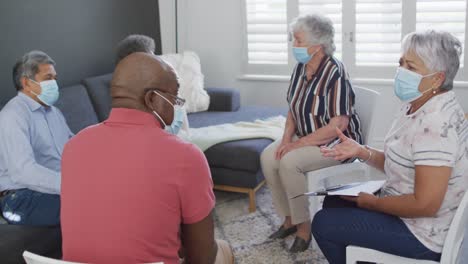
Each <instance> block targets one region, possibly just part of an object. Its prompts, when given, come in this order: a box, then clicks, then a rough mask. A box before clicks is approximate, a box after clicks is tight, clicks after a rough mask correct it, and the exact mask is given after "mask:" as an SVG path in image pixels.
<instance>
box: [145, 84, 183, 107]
mask: <svg viewBox="0 0 468 264" xmlns="http://www.w3.org/2000/svg"><path fill="white" fill-rule="evenodd" d="M150 90H151V91H153V92H155V93H157V94H159V95H160V96H162V97H163V98H164V96H163V95H162V94H161V93H163V94H166V95H168V96H169V97H170V98H171V99H172V100H173V101H174V105H177V106H184V104H185V99H184V98H180V97H178V96H175V95H172V94H170V93H168V92H165V91H161V90H159V89H156V88H152V89H150Z"/></svg>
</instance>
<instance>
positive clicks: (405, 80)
mask: <svg viewBox="0 0 468 264" xmlns="http://www.w3.org/2000/svg"><path fill="white" fill-rule="evenodd" d="M436 73H437V72H434V73H431V74H428V75H424V76H423V75H421V74H419V73H416V72H412V71H410V70H408V69H405V68H403V67H398V69H397V72H396V75H395V82H394V84H393V88H394V91H395V95H396V96H397V97H398V98H399V99H400V100H401V101H403V102H405V103H410V102H413V101H414V100H416V99H418V98H420V97H421V96H423V94H425V93H426V92H429V91H431V90H427V91H424V92H422V93H421V92H420V91H419V89H418V88H419V84H420V83H421V80H422V79H423V78H425V77H429V76H431V75H434V74H436Z"/></svg>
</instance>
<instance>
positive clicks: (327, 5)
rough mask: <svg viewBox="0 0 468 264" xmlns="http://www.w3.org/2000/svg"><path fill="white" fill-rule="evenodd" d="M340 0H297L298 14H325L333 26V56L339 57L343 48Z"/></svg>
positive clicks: (341, 5)
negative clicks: (334, 48) (334, 46)
mask: <svg viewBox="0 0 468 264" xmlns="http://www.w3.org/2000/svg"><path fill="white" fill-rule="evenodd" d="M342 7H343V4H342V0H299V14H300V15H305V14H314V13H319V14H322V15H325V16H327V17H328V18H330V19H331V21H332V22H333V25H334V27H335V38H334V41H335V45H336V51H335V57H337V58H338V59H341V57H342V50H343V48H342V47H343V44H342V43H343V41H342V20H343V19H342V17H343V16H342Z"/></svg>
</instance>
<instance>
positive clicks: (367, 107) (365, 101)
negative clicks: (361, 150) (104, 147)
mask: <svg viewBox="0 0 468 264" xmlns="http://www.w3.org/2000/svg"><path fill="white" fill-rule="evenodd" d="M353 88H354V94H355V95H356V97H355V98H356V102H355V105H354V107H355V108H356V112H357V113H358V115H359V118H360V120H361V131H362V136H363V137H364V144H368V143H369V139H370V136H371V135H372V130H373V125H372V123H373V120H374V114H375V113H376V112H377V99H378V98H379V96H380V93H378V92H376V91H374V90H371V89H367V88H363V87H358V86H354V87H353Z"/></svg>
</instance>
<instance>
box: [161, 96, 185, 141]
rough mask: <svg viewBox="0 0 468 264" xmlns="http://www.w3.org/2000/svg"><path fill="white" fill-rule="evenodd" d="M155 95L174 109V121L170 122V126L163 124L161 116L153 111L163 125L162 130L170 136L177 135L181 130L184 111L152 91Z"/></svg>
mask: <svg viewBox="0 0 468 264" xmlns="http://www.w3.org/2000/svg"><path fill="white" fill-rule="evenodd" d="M154 93H155V94H157V95H159V96H161V97H162V98H163V99H164V100H166V102H168V103H169V104H170V105H171V106H172V107H173V108H174V119H173V120H172V123H171V125H170V126H168V125H167V124H166V122H164V120H163V119H162V118H161V116H160V115H159V114H158V113H157V112H156V111H154V110H153V113H154V114H155V115H156V116H157V117H158V118H159V120H161V122H162V123H163V124H164V130H165V131H167V132H168V133H170V134H173V135H177V134H178V133H179V131H180V129H181V128H182V125H183V123H184V117H185V110H184V108H183V107H182V106H179V105H174V104H172V103H171V101H169V100H168V99H167V98H166V97H164V96H162V95H161V94H160V93H158V92H156V91H154Z"/></svg>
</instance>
